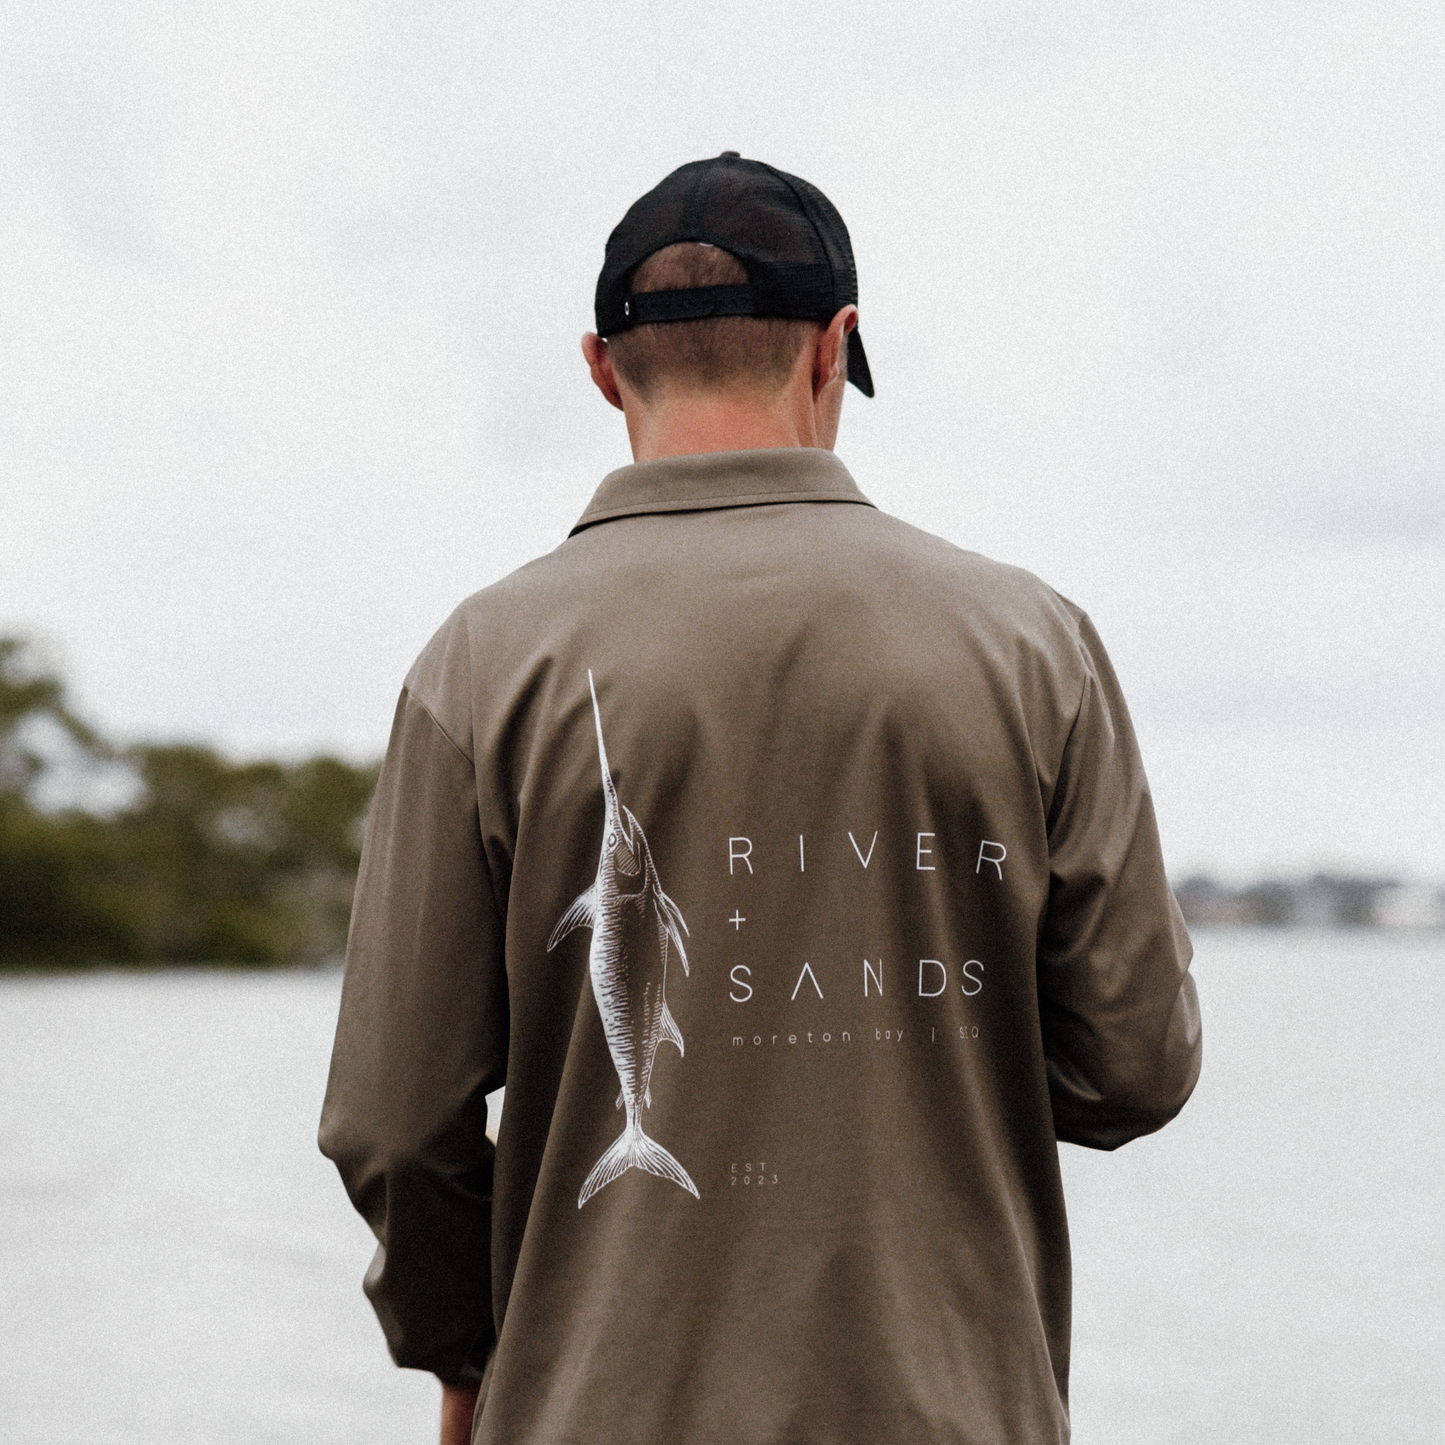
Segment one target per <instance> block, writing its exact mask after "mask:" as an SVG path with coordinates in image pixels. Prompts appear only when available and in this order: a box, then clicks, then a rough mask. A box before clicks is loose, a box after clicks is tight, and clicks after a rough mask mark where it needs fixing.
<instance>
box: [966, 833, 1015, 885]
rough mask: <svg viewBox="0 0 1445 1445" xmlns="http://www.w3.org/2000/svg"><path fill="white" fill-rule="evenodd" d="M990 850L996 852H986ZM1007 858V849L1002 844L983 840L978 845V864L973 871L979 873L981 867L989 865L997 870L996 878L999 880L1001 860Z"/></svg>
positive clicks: (990, 839)
mask: <svg viewBox="0 0 1445 1445" xmlns="http://www.w3.org/2000/svg"><path fill="white" fill-rule="evenodd" d="M990 848H997V849H998V852H997V853H990V852H988V851H987V850H988V849H990ZM1007 857H1008V849H1007V848H1005V847H1004V845H1003V844H1002V843H995V842H994V841H993V839H992V838H985V839H984V840H983V841H982V842H981V843H980V844H979V845H978V862H977V863H976V864H974V868H973V871H974V872H975V873H981V872H982V871H983V865H984V864H985V863H989V864H992V865H993V867H995V868H997V869H998V876H999V877H1000V879H1001V878H1002V877H1003V860H1004V859H1005V858H1007Z"/></svg>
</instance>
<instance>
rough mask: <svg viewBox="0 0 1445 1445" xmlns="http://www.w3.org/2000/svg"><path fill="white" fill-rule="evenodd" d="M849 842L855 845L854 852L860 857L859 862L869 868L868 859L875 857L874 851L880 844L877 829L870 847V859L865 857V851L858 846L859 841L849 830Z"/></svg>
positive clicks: (874, 831)
mask: <svg viewBox="0 0 1445 1445" xmlns="http://www.w3.org/2000/svg"><path fill="white" fill-rule="evenodd" d="M848 841H849V842H850V843H851V844H852V845H853V851H854V852H855V853H856V854H857V855H858V861H859V862H860V863H861V864H862V865H863V866H864V867H865V868H866V867H867V866H868V858H871V857H872V856H873V849H874V848H875V847H876V846H877V843H878V830H877V828H875V829H874V830H873V841H872V842H871V843H870V844H869V845H868V858H865V857H864V856H863V850H862V849H861V848H860V847H859V846H858V840H857V839H856V838H855V837H854V836H853V833H852V831H851V830H849V833H848Z"/></svg>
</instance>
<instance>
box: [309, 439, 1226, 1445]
mask: <svg viewBox="0 0 1445 1445" xmlns="http://www.w3.org/2000/svg"><path fill="white" fill-rule="evenodd" d="M594 695H595V699H596V702H595V709H594V702H593V697H594ZM1188 952H1189V950H1188V943H1187V939H1186V938H1185V935H1184V930H1183V926H1182V923H1181V922H1180V920H1179V915H1178V910H1177V908H1175V906H1174V904H1173V900H1172V897H1171V896H1170V895H1169V892H1168V886H1167V883H1166V882H1165V879H1164V876H1163V872H1162V866H1161V862H1160V857H1159V849H1158V843H1157V838H1156V835H1155V831H1154V822H1153V815H1152V810H1151V808H1150V805H1149V801H1148V794H1147V790H1146V787H1145V784H1144V780H1143V774H1142V771H1141V768H1140V765H1139V760H1138V755H1137V750H1136V748H1135V746H1134V742H1133V737H1132V733H1131V730H1130V727H1129V723H1128V719H1127V715H1126V713H1125V711H1124V707H1123V703H1122V699H1121V698H1120V696H1119V693H1118V690H1117V686H1116V684H1115V682H1114V679H1113V675H1112V672H1111V671H1110V669H1109V665H1108V662H1107V659H1106V657H1105V656H1104V653H1103V650H1102V647H1101V646H1100V645H1099V643H1098V640H1097V638H1096V636H1095V635H1094V633H1093V631H1092V629H1091V627H1090V626H1089V624H1088V622H1087V620H1086V619H1084V618H1083V617H1082V615H1081V614H1080V613H1079V612H1078V611H1077V609H1075V608H1073V607H1072V606H1071V605H1070V604H1068V603H1066V602H1064V601H1063V600H1062V599H1060V598H1059V597H1058V596H1057V595H1056V594H1054V593H1053V592H1051V591H1050V590H1049V589H1048V588H1046V587H1044V586H1043V585H1042V584H1041V583H1039V582H1038V581H1037V580H1036V579H1034V578H1033V577H1031V576H1029V575H1028V574H1026V573H1023V572H1020V571H1017V570H1015V569H1011V568H1006V567H1001V566H998V565H997V564H994V563H990V562H988V561H986V560H984V559H982V558H980V557H977V556H975V555H973V554H970V553H966V552H962V551H959V550H958V549H956V548H954V547H951V546H949V545H948V544H946V543H944V542H941V541H939V540H938V539H936V538H933V537H930V536H928V535H926V534H924V533H921V532H918V531H916V530H915V529H913V528H910V527H907V526H906V525H904V524H902V523H900V522H897V521H895V520H893V519H891V518H888V517H885V516H883V515H882V514H880V513H878V512H877V511H875V510H874V509H873V508H872V507H871V506H869V505H868V504H867V503H866V502H865V501H864V499H863V497H862V496H861V494H859V493H858V491H857V489H856V488H855V487H854V486H853V483H852V481H851V479H850V478H849V477H848V475H847V473H846V471H845V470H844V469H843V467H842V465H841V463H839V462H837V461H836V460H835V459H834V458H833V457H832V455H831V453H828V452H825V451H821V450H817V449H808V448H793V449H782V450H773V451H758V452H731V453H715V454H710V455H702V456H694V457H683V458H674V459H670V460H664V461H655V462H648V463H644V464H642V465H639V466H634V467H630V468H626V469H624V470H623V471H622V472H619V473H614V474H613V475H612V476H611V477H609V478H608V479H607V481H606V482H605V483H604V484H603V487H602V489H601V491H600V492H599V494H598V497H597V498H596V499H595V500H594V503H593V505H592V507H591V508H589V511H588V513H587V515H586V516H585V517H584V519H583V523H582V524H581V525H580V527H579V529H578V531H577V532H576V533H575V534H574V536H573V537H572V538H571V539H569V540H568V541H567V542H566V543H564V544H563V546H561V547H560V548H558V549H557V551H555V552H554V553H552V554H551V555H549V556H548V557H545V558H542V559H541V560H539V561H538V562H536V563H533V564H531V565H530V566H528V567H525V568H523V569H522V570H521V571H520V572H518V573H516V574H514V575H513V576H512V577H510V578H508V579H506V580H505V581H503V582H501V583H499V584H497V585H496V586H495V587H492V588H489V589H487V590H486V591H484V592H481V593H478V594H477V595H476V596H475V597H473V598H471V599H469V601H468V602H466V603H464V604H463V605H462V607H461V608H459V609H458V611H457V612H456V613H455V614H454V615H453V617H452V618H451V619H450V621H449V622H448V623H447V624H446V626H445V627H443V629H442V630H441V632H440V633H439V634H438V635H437V637H436V638H435V639H434V640H433V642H432V643H431V644H430V645H429V647H428V648H427V649H426V651H425V652H424V653H423V655H422V657H421V658H420V659H419V661H418V663H417V665H416V667H415V668H414V669H413V671H412V674H411V676H410V677H409V679H408V685H407V690H406V693H405V694H404V696H403V699H402V703H401V704H400V707H399V709H398V714H397V723H396V729H395V731H394V733H393V741H392V748H391V751H390V753H389V756H388V761H387V765H386V769H385V771H384V773H383V777H382V782H381V785H380V788H379V791H378V797H377V802H376V805H375V808H374V813H373V822H372V830H371V835H370V837H369V840H368V846H367V853H366V858H365V860H364V862H363V873H362V878H361V881H360V884H359V888H358V902H357V910H356V915H355V919H354V923H353V935H352V944H351V950H350V954H349V960H348V977H347V983H346V996H345V999H344V1001H343V1008H342V1018H341V1026H340V1029H339V1032H338V1046H337V1051H336V1060H335V1063H334V1064H333V1074H332V1081H331V1087H330V1089H329V1091H328V1104H327V1112H326V1116H325V1119H324V1121H323V1142H324V1146H325V1147H326V1149H327V1152H328V1153H330V1154H332V1156H333V1157H335V1158H336V1159H337V1161H338V1163H339V1164H340V1166H341V1167H342V1170H343V1173H344V1174H345V1176H346V1178H347V1183H348V1187H349V1188H350V1190H351V1192H352V1195H353V1198H355V1199H356V1200H357V1203H358V1206H359V1207H361V1208H362V1210H363V1212H364V1213H366V1214H367V1217H368V1218H369V1220H370V1221H371V1222H372V1224H373V1226H374V1227H375V1228H376V1229H377V1232H378V1235H379V1237H380V1239H381V1241H382V1245H383V1249H382V1251H380V1252H379V1253H378V1260H377V1263H376V1265H375V1266H374V1267H373V1272H372V1275H371V1276H370V1277H369V1279H368V1288H369V1291H370V1292H371V1293H372V1295H373V1298H374V1300H375V1302H376V1304H377V1307H378V1311H379V1313H380V1314H381V1315H382V1318H383V1322H384V1323H385V1324H386V1325H387V1328H388V1334H389V1337H390V1339H391V1343H392V1347H393V1350H394V1352H395V1353H396V1355H397V1358H398V1359H399V1360H400V1361H401V1362H402V1363H408V1364H416V1365H420V1366H422V1367H424V1368H430V1369H435V1370H437V1372H438V1373H440V1374H441V1375H442V1376H443V1378H444V1379H445V1378H463V1377H465V1376H466V1375H467V1374H468V1373H470V1372H475V1371H480V1370H482V1369H485V1372H486V1383H485V1386H484V1393H485V1399H484V1404H483V1408H482V1409H481V1411H480V1413H479V1416H478V1434H477V1436H476V1438H477V1439H479V1440H484V1441H528V1440H538V1441H542V1440H546V1441H574V1440H575V1441H584V1440H585V1441H589V1442H594V1441H595V1442H603V1441H619V1442H620V1441H656V1440H660V1439H673V1440H688V1441H711V1440H718V1441H723V1440H726V1441H728V1442H730V1445H731V1442H739V1445H743V1442H750V1441H758V1442H762V1441H783V1440H788V1441H829V1442H834V1441H836V1442H850V1445H851V1442H858V1445H863V1442H873V1441H878V1440H882V1439H887V1440H896V1441H906V1440H918V1441H945V1440H947V1441H954V1440H960V1441H961V1440H968V1441H976V1442H995V1441H997V1442H1005V1441H1009V1442H1017V1441H1023V1440H1028V1441H1034V1440H1050V1441H1052V1440H1063V1439H1066V1438H1067V1429H1068V1427H1067V1410H1066V1387H1067V1370H1068V1328H1069V1262H1068V1242H1067V1231H1066V1226H1065V1218H1064V1207H1063V1197H1062V1193H1061V1189H1060V1182H1059V1171H1058V1160H1057V1149H1056V1145H1055V1139H1056V1137H1058V1138H1065V1139H1074V1140H1077V1141H1079V1142H1083V1143H1088V1144H1093V1145H1097V1146H1100V1147H1105V1148H1109V1147H1114V1146H1116V1145H1118V1144H1120V1143H1122V1142H1124V1141H1125V1140H1127V1139H1129V1138H1132V1137H1134V1136H1135V1135H1137V1134H1139V1133H1143V1132H1147V1131H1148V1130H1150V1129H1153V1128H1157V1127H1159V1126H1160V1125H1161V1124H1163V1123H1164V1122H1166V1121H1167V1120H1168V1119H1169V1118H1170V1117H1172V1116H1173V1114H1174V1113H1175V1112H1177V1110H1178V1109H1179V1108H1180V1107H1181V1106H1182V1104H1183V1102H1184V1100H1185V1099H1186V1098H1187V1097H1188V1094H1189V1091H1190V1089H1191V1088H1192V1085H1193V1081H1194V1078H1195V1076H1196V1074H1197V1070H1198V1023H1197V1011H1196V1008H1195V1003H1194V995H1193V987H1192V984H1191V983H1190V981H1189V979H1188V974H1187V971H1186V970H1187V962H1188ZM684 960H685V962H684ZM503 1082H505V1083H506V1085H507V1089H508V1106H507V1110H506V1112H505V1115H504V1119H503V1124H502V1130H501V1136H500V1140H499V1143H498V1147H497V1151H496V1159H495V1171H494V1172H493V1171H492V1170H491V1169H490V1168H489V1165H490V1163H491V1160H490V1149H489V1146H488V1145H487V1144H486V1142H485V1140H484V1139H483V1137H482V1130H483V1128H484V1122H485V1106H484V1095H485V1093H486V1092H487V1091H488V1090H490V1089H494V1088H496V1087H497V1086H498V1085H500V1084H501V1083H503ZM639 1136H640V1137H641V1139H643V1140H645V1141H646V1143H639V1142H638V1140H639ZM494 1328H495V1330H496V1334H495V1337H493V1330H494Z"/></svg>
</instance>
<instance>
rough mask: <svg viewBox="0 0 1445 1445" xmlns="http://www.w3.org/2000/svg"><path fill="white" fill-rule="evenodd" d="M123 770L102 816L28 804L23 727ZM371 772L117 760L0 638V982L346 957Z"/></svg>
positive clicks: (163, 758)
mask: <svg viewBox="0 0 1445 1445" xmlns="http://www.w3.org/2000/svg"><path fill="white" fill-rule="evenodd" d="M37 723H40V724H43V725H45V726H46V727H48V728H49V731H50V734H51V735H52V736H57V735H59V736H64V737H65V738H67V739H69V741H70V743H71V744H72V745H73V746H74V748H76V749H79V750H80V753H81V755H82V756H83V757H84V758H87V759H89V760H90V761H92V762H94V763H110V764H111V765H115V764H117V763H119V764H123V765H125V766H127V767H129V768H130V769H131V770H132V771H133V773H134V775H135V777H136V779H137V781H138V784H139V787H138V789H137V796H136V799H135V801H134V802H133V803H132V804H131V805H130V806H128V807H126V808H124V809H122V810H121V811H120V812H118V813H115V814H114V815H112V816H109V817H96V816H93V815H91V814H88V813H84V812H79V811H68V812H61V813H50V812H47V811H45V810H44V809H43V808H41V807H40V806H39V805H38V804H37V802H36V792H37V785H38V784H39V783H40V781H41V780H42V779H43V777H44V775H45V772H46V768H47V762H46V759H45V757H44V755H43V751H42V750H40V749H38V748H37V747H36V745H35V742H34V735H35V730H36V724H37ZM376 774H377V768H376V767H375V766H370V767H362V768H357V767H352V766H351V765H350V764H348V763H345V762H342V761H341V760H339V759H337V758H330V757H318V758H311V759H309V760H308V761H306V762H303V763H297V764H282V763H275V762H258V763H232V762H229V761H228V760H226V759H225V758H223V757H221V756H219V755H218V754H217V753H215V752H213V751H211V750H210V749H207V748H202V747H193V746H184V745H160V746H157V745H146V746H139V747H134V748H130V749H128V750H126V751H124V752H120V751H118V750H116V749H115V748H113V747H111V746H110V745H108V744H107V743H105V742H104V741H103V740H102V739H100V738H99V737H97V736H96V735H95V734H94V733H93V732H92V731H91V730H90V729H88V728H86V727H85V726H84V724H82V723H81V722H79V721H78V720H77V719H76V718H75V717H74V716H73V715H72V714H71V713H70V712H69V710H68V709H67V707H66V704H65V697H64V689H63V687H62V685H61V683H60V681H59V679H57V678H56V677H54V676H51V675H49V674H47V673H45V672H40V671H36V670H34V669H27V667H26V657H25V651H24V648H23V646H22V645H21V644H20V642H19V641H18V640H17V639H14V638H0V969H3V968H46V967H75V966H85V965H93V964H106V963H111V964H114V963H140V964H155V963H196V962H213V963H234V964H281V963H299V962H307V961H315V960H320V959H323V958H327V957H331V956H334V955H336V954H339V953H340V952H341V951H342V949H343V948H344V947H345V943H346V930H347V925H348V923H349V920H350V914H351V891H352V886H353V884H354V882H355V878H356V869H357V864H358V863H359V861H360V844H361V829H362V823H363V820H364V818H365V814H366V809H367V806H368V804H369V802H370V799H371V794H372V790H373V789H374V787H375V785H376Z"/></svg>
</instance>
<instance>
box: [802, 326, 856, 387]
mask: <svg viewBox="0 0 1445 1445" xmlns="http://www.w3.org/2000/svg"><path fill="white" fill-rule="evenodd" d="M857 324H858V308H857V307H856V306H845V307H844V308H843V309H842V310H841V311H840V312H839V313H838V314H837V315H836V316H835V317H834V318H833V319H832V320H831V321H830V322H829V323H828V325H827V327H826V328H825V329H824V330H822V331H820V332H819V333H818V342H817V345H816V347H815V348H814V350H813V399H814V400H815V401H816V400H817V398H818V397H819V396H820V395H822V392H823V389H824V388H825V387H827V386H829V385H833V384H836V383H839V382H844V383H846V382H847V380H848V333H849V332H850V331H852V330H853V328H854V327H855V326H857Z"/></svg>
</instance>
